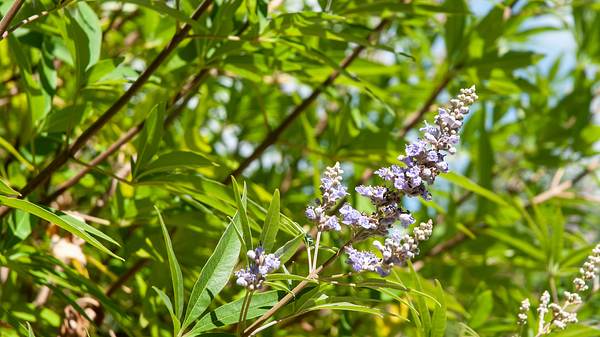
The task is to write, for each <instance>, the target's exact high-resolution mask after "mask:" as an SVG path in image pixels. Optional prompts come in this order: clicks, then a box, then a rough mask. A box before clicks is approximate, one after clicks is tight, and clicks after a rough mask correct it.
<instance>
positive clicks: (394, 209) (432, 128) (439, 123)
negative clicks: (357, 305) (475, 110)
mask: <svg viewBox="0 0 600 337" xmlns="http://www.w3.org/2000/svg"><path fill="white" fill-rule="evenodd" d="M476 99H477V95H476V94H475V88H474V87H471V88H468V89H461V90H460V94H459V95H458V96H457V98H456V99H452V100H450V103H449V105H448V106H446V107H444V108H440V109H439V111H438V114H437V116H436V117H435V124H433V125H430V124H427V123H425V126H424V127H423V128H421V129H420V131H421V132H422V133H423V136H422V138H420V139H417V140H416V141H414V142H411V143H409V144H407V145H406V148H405V153H404V154H402V155H400V156H398V160H399V161H401V162H402V163H403V165H402V166H397V165H392V166H390V167H382V168H380V169H378V170H376V171H375V174H376V175H378V176H379V177H381V178H382V179H383V180H385V181H389V182H391V185H392V186H389V187H383V186H362V185H361V186H358V187H356V192H358V193H359V194H361V195H363V196H366V197H368V198H370V199H371V202H372V203H373V205H374V206H375V207H376V209H377V210H376V211H375V212H373V213H372V214H370V215H365V214H363V213H361V212H359V211H357V210H355V209H354V208H352V207H351V206H350V205H347V204H346V205H344V206H343V207H342V208H341V209H340V210H339V213H340V215H341V217H342V223H344V224H348V225H353V226H359V227H362V228H363V229H366V230H368V231H369V232H367V233H366V235H365V236H364V237H368V236H369V235H374V234H380V235H385V234H387V236H386V239H385V242H384V243H381V242H379V241H374V243H373V244H374V245H375V246H376V248H377V249H378V250H379V251H380V252H381V254H382V258H381V259H380V260H379V259H377V257H376V256H375V255H374V254H372V253H370V252H361V251H357V250H355V249H353V248H351V247H350V248H346V252H347V253H348V256H349V263H350V264H351V265H352V268H353V269H354V270H355V271H360V270H370V271H377V272H378V273H379V274H380V275H382V276H385V275H387V274H388V273H389V272H390V269H391V267H393V266H394V265H399V264H402V263H404V262H405V261H406V260H408V259H412V258H413V257H414V256H416V255H417V254H418V253H419V248H418V243H419V242H420V241H424V240H427V239H428V238H429V237H430V236H431V234H432V223H431V221H429V222H427V223H421V224H420V225H419V226H417V227H416V228H414V229H413V235H412V236H411V235H409V234H407V233H405V232H404V231H399V230H391V231H389V232H388V227H389V226H391V225H393V224H394V223H395V222H397V221H399V222H400V224H401V225H402V226H403V227H404V228H408V227H409V226H410V225H412V224H414V223H415V219H414V218H413V216H412V215H411V214H410V213H408V212H406V211H405V210H403V209H402V208H401V207H400V202H401V200H402V197H404V196H407V197H418V196H421V197H422V198H424V199H425V200H430V199H431V194H430V193H429V191H428V190H427V186H428V185H431V184H433V183H434V182H435V179H436V177H437V176H438V175H439V174H440V173H444V172H447V171H448V163H446V162H445V156H446V154H453V153H455V152H456V149H455V147H454V145H455V144H457V143H458V141H459V136H458V135H459V131H460V128H461V127H462V125H463V120H464V116H465V115H466V114H467V113H468V112H469V106H470V105H471V104H473V102H474V101H475V100H476ZM363 232H364V231H363Z"/></svg>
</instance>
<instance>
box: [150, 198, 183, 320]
mask: <svg viewBox="0 0 600 337" xmlns="http://www.w3.org/2000/svg"><path fill="white" fill-rule="evenodd" d="M154 209H155V210H156V214H158V220H159V222H160V226H161V228H162V233H163V237H164V239H165V247H166V250H167V259H168V260H169V269H170V270H171V281H172V283H173V298H174V301H173V302H175V314H176V316H177V318H179V319H181V315H182V314H183V275H182V274H181V267H180V266H179V262H177V258H176V257H175V252H174V251H173V245H172V244H171V237H170V236H169V232H168V231H167V226H166V225H165V222H164V221H163V218H162V215H161V214H160V211H159V209H158V207H156V206H154Z"/></svg>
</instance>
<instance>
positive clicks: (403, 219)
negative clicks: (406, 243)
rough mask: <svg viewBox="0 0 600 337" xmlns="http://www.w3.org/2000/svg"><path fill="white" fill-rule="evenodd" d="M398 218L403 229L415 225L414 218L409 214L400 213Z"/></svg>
mask: <svg viewBox="0 0 600 337" xmlns="http://www.w3.org/2000/svg"><path fill="white" fill-rule="evenodd" d="M399 218H400V224H402V227H404V228H406V227H408V226H410V225H412V224H414V223H415V218H413V216H412V215H411V214H410V213H402V214H400V216H399Z"/></svg>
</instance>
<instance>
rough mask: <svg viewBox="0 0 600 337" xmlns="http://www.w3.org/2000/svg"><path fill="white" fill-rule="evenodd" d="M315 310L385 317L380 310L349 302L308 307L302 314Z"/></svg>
mask: <svg viewBox="0 0 600 337" xmlns="http://www.w3.org/2000/svg"><path fill="white" fill-rule="evenodd" d="M315 310H344V311H355V312H362V313H366V314H371V315H375V316H379V317H383V314H382V313H381V310H379V309H376V308H369V307H367V306H364V305H360V304H354V303H349V302H335V303H324V304H317V305H315V306H312V307H308V308H306V309H304V310H302V313H306V312H309V311H315Z"/></svg>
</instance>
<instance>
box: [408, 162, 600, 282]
mask: <svg viewBox="0 0 600 337" xmlns="http://www.w3.org/2000/svg"><path fill="white" fill-rule="evenodd" d="M596 167H597V163H596V162H593V163H592V164H590V165H588V166H587V167H586V168H585V169H583V170H582V171H581V172H579V173H578V174H577V175H576V176H575V177H573V179H571V180H569V181H568V182H569V183H570V186H575V184H577V183H578V182H580V181H581V179H583V178H584V177H585V176H587V175H588V174H590V173H594V172H595V169H596ZM544 193H546V192H543V193H541V194H538V195H537V196H536V197H538V196H540V195H542V194H544ZM536 197H534V198H533V199H532V202H531V203H528V204H526V205H525V207H531V206H532V204H536V203H535V202H534V200H536ZM485 228H487V225H485V224H484V225H483V226H481V227H480V228H478V230H482V229H485ZM473 231H474V232H475V231H476V230H473ZM467 237H468V236H467V235H466V234H465V233H463V232H460V233H457V234H456V235H454V236H453V237H452V238H450V239H448V240H446V241H444V242H442V243H440V244H438V245H436V246H434V247H433V248H432V249H431V250H430V251H429V253H427V256H428V257H433V256H437V255H439V254H441V253H443V252H445V251H448V250H450V249H452V248H454V247H456V246H458V245H460V244H461V243H463V242H464V241H465V240H466V239H467ZM422 266H423V262H422V261H417V262H416V263H415V269H417V270H418V269H420V268H421V267H422Z"/></svg>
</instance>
